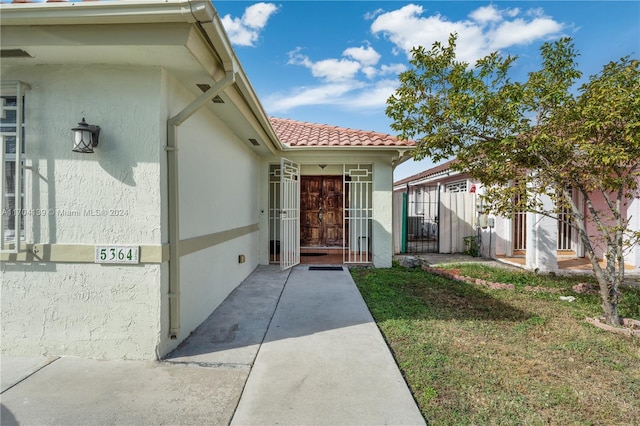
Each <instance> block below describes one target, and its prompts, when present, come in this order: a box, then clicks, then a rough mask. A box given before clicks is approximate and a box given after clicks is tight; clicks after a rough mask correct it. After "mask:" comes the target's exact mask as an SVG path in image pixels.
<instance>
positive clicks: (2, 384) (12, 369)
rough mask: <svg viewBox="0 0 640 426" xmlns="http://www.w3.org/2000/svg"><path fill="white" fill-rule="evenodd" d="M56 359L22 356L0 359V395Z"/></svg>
mask: <svg viewBox="0 0 640 426" xmlns="http://www.w3.org/2000/svg"><path fill="white" fill-rule="evenodd" d="M56 359H58V357H47V356H24V357H5V356H3V357H1V358H0V393H1V392H4V391H6V390H7V389H9V388H11V387H13V386H15V385H16V384H18V383H20V382H21V381H23V380H25V379H26V378H27V377H29V376H31V375H32V374H34V373H35V372H37V371H38V370H40V369H41V368H44V367H46V366H47V365H49V364H51V363H52V362H53V361H55V360H56Z"/></svg>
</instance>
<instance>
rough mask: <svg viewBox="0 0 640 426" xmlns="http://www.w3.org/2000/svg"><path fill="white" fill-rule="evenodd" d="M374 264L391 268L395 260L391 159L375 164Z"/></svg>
mask: <svg viewBox="0 0 640 426" xmlns="http://www.w3.org/2000/svg"><path fill="white" fill-rule="evenodd" d="M372 196H373V200H372V203H373V238H372V241H371V244H372V248H373V265H374V266H375V267H377V268H390V267H391V262H392V260H393V239H392V233H393V168H392V167H391V162H390V161H383V160H377V161H376V162H375V163H374V164H373V194H372Z"/></svg>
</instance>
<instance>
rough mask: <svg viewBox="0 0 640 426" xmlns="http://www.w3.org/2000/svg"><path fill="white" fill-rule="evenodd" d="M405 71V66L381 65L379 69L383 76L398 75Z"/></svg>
mask: <svg viewBox="0 0 640 426" xmlns="http://www.w3.org/2000/svg"><path fill="white" fill-rule="evenodd" d="M406 70H407V66H406V65H405V64H391V65H382V66H381V67H380V73H381V74H383V75H387V74H400V73H401V72H404V71H406Z"/></svg>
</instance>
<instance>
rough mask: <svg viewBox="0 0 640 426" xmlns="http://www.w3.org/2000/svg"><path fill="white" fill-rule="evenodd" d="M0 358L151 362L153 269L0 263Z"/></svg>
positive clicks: (155, 296) (155, 302)
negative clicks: (49, 356) (42, 357)
mask: <svg viewBox="0 0 640 426" xmlns="http://www.w3.org/2000/svg"><path fill="white" fill-rule="evenodd" d="M2 276H3V279H2V353H4V354H10V355H25V356H33V355H69V356H80V357H88V358H98V359H114V358H123V359H154V358H155V355H156V354H155V351H156V346H157V344H158V341H159V338H160V336H159V334H160V315H159V312H160V288H159V285H158V283H159V282H160V265H157V264H154V265H150V264H147V265H137V266H116V265H110V266H103V265H94V264H84V263H17V264H13V263H11V262H3V264H2Z"/></svg>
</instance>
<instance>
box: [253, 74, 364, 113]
mask: <svg viewBox="0 0 640 426" xmlns="http://www.w3.org/2000/svg"><path fill="white" fill-rule="evenodd" d="M356 88H357V85H353V83H352V82H348V83H332V84H323V85H320V86H314V87H302V88H297V89H294V90H293V91H292V92H290V93H276V94H273V95H271V96H267V97H265V98H264V105H265V108H266V110H267V111H269V113H270V114H274V113H279V112H284V111H288V110H290V109H292V108H296V107H300V106H307V105H333V104H335V103H336V100H337V99H341V98H344V97H345V96H346V95H347V94H348V93H349V92H351V91H353V90H355V89H356Z"/></svg>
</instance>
